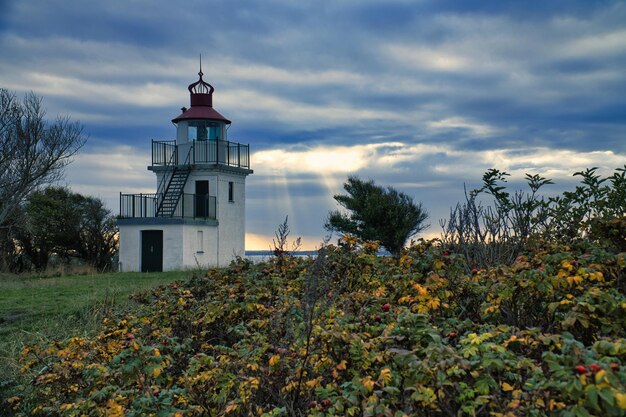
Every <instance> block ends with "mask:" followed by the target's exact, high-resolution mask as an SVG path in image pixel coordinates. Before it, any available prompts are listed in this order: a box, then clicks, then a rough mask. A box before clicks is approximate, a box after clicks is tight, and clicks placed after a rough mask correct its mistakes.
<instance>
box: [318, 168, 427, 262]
mask: <svg viewBox="0 0 626 417" xmlns="http://www.w3.org/2000/svg"><path fill="white" fill-rule="evenodd" d="M343 188H344V189H345V190H346V192H347V193H348V194H347V195H335V196H334V199H335V200H336V201H337V202H338V203H339V204H340V205H341V206H342V207H343V208H345V209H347V210H348V211H349V213H341V212H340V211H338V210H337V211H332V212H330V213H329V215H328V220H327V222H326V224H325V225H324V227H325V228H326V230H329V231H334V232H339V233H341V234H346V233H350V234H353V235H355V236H358V237H360V238H362V239H365V240H378V241H380V244H381V245H382V246H383V247H385V248H386V249H387V250H388V251H389V252H391V253H392V254H393V255H398V254H399V253H400V251H402V248H404V244H405V243H406V241H407V240H408V239H409V238H410V237H411V236H413V235H415V234H416V233H418V232H420V231H422V230H424V229H425V228H426V227H428V225H424V224H423V223H424V221H425V220H426V219H427V218H428V213H426V211H425V210H424V209H423V207H422V204H421V203H417V204H416V203H415V202H414V201H413V199H412V198H411V197H409V196H408V195H406V194H404V193H402V192H398V191H396V190H395V189H394V188H392V187H387V188H384V187H381V186H378V185H376V184H374V181H372V180H370V181H363V180H361V179H359V178H358V177H349V178H348V181H347V182H346V183H345V184H344V185H343Z"/></svg>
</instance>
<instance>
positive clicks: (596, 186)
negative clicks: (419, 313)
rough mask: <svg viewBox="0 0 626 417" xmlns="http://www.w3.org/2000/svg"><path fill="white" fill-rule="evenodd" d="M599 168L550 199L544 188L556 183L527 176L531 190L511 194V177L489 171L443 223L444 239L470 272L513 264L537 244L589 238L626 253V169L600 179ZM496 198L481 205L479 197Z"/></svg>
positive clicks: (625, 167) (583, 174)
mask: <svg viewBox="0 0 626 417" xmlns="http://www.w3.org/2000/svg"><path fill="white" fill-rule="evenodd" d="M596 171H597V168H590V169H587V170H584V171H580V172H576V173H575V174H574V176H575V177H580V178H581V182H580V185H578V186H576V188H575V190H574V191H565V192H563V193H562V194H561V195H558V196H555V197H550V198H546V197H543V196H541V194H540V190H541V189H542V188H543V187H544V186H546V185H549V184H553V182H552V180H550V179H547V178H544V177H541V176H539V175H537V174H535V175H529V174H526V182H527V183H528V188H529V190H530V191H529V192H524V191H516V192H514V193H513V194H511V193H509V192H508V191H507V188H506V186H505V183H506V179H507V177H508V176H509V174H508V173H506V172H503V171H499V170H497V169H490V170H488V171H487V172H486V173H485V174H484V175H483V178H482V180H483V185H482V187H480V188H478V189H475V190H472V191H470V192H469V193H468V192H467V191H466V193H465V202H464V203H459V204H457V206H456V207H454V208H453V209H452V210H451V213H450V216H449V218H448V219H446V220H442V221H441V222H440V224H441V226H442V228H443V235H442V240H443V242H444V244H445V245H446V246H447V247H449V248H450V249H451V250H453V251H454V252H457V253H460V254H462V255H463V256H464V257H465V260H466V268H467V271H470V270H471V269H473V268H485V267H489V266H495V265H498V264H506V265H512V264H513V263H514V262H515V261H516V259H517V257H518V256H519V255H520V254H522V252H523V251H524V250H525V249H526V247H527V245H528V244H532V243H533V241H534V240H540V241H543V240H545V241H550V242H553V243H561V244H573V243H576V242H579V241H581V240H588V241H591V242H594V243H596V244H598V245H601V246H606V247H609V248H611V249H612V250H614V251H617V252H620V251H621V252H623V251H624V250H626V249H625V248H626V166H624V167H623V168H618V169H616V170H615V172H614V173H613V175H611V176H608V177H604V178H603V177H601V176H600V175H599V174H598V173H597V172H596ZM484 195H489V196H491V197H493V205H486V206H485V205H483V202H481V200H480V197H481V196H484Z"/></svg>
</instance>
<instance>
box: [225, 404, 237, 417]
mask: <svg viewBox="0 0 626 417" xmlns="http://www.w3.org/2000/svg"><path fill="white" fill-rule="evenodd" d="M236 409H237V404H235V403H234V402H232V401H231V402H229V403H228V405H227V406H226V410H224V412H225V413H226V414H228V413H232V412H233V411H235V410H236Z"/></svg>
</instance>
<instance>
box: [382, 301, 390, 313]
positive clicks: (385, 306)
mask: <svg viewBox="0 0 626 417" xmlns="http://www.w3.org/2000/svg"><path fill="white" fill-rule="evenodd" d="M390 308H391V306H390V305H389V303H385V304H383V311H384V312H385V313H386V312H387V311H389V309H390Z"/></svg>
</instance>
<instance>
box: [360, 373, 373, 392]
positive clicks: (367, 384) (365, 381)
mask: <svg viewBox="0 0 626 417" xmlns="http://www.w3.org/2000/svg"><path fill="white" fill-rule="evenodd" d="M361 384H363V386H364V387H365V389H366V390H367V391H368V392H370V391H372V390H373V389H374V381H372V377H370V376H366V377H365V378H362V379H361Z"/></svg>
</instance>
